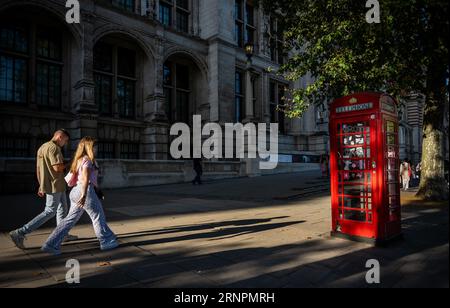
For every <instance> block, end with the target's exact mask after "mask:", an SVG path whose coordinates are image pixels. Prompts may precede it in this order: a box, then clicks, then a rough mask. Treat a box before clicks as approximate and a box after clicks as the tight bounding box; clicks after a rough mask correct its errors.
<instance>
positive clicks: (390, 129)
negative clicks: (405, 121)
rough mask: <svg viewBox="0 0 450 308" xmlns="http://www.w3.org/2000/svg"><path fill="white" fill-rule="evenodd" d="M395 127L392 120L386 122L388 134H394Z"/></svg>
mask: <svg viewBox="0 0 450 308" xmlns="http://www.w3.org/2000/svg"><path fill="white" fill-rule="evenodd" d="M395 128H396V125H395V123H394V122H391V121H387V122H386V132H387V133H388V134H395V133H396V132H397V131H396V129H395Z"/></svg>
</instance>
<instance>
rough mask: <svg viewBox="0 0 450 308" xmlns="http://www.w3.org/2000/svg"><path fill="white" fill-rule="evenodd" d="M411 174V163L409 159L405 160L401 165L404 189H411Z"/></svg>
mask: <svg viewBox="0 0 450 308" xmlns="http://www.w3.org/2000/svg"><path fill="white" fill-rule="evenodd" d="M411 175H412V170H411V165H410V164H409V162H408V161H407V160H405V161H403V163H402V164H401V165H400V177H401V180H402V184H403V190H404V191H408V190H409V182H410V181H411Z"/></svg>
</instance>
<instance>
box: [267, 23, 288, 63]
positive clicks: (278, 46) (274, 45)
mask: <svg viewBox="0 0 450 308" xmlns="http://www.w3.org/2000/svg"><path fill="white" fill-rule="evenodd" d="M269 23H270V41H269V46H270V59H271V60H272V61H273V62H275V63H278V64H280V65H283V64H284V63H285V62H286V52H285V50H284V41H283V35H282V33H280V32H281V31H280V29H279V27H278V22H277V20H276V19H275V18H270V19H269Z"/></svg>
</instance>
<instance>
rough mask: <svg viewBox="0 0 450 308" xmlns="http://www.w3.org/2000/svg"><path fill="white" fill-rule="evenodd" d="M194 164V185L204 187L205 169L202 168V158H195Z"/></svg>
mask: <svg viewBox="0 0 450 308" xmlns="http://www.w3.org/2000/svg"><path fill="white" fill-rule="evenodd" d="M193 164H194V171H195V174H196V176H195V179H194V180H193V181H192V184H193V185H196V184H198V185H202V184H203V182H202V175H203V167H202V159H201V158H194V161H193Z"/></svg>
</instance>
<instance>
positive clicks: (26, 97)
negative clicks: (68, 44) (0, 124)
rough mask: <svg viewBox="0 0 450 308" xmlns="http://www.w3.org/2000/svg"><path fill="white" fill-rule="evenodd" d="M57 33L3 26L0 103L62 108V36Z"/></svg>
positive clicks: (4, 23)
mask: <svg viewBox="0 0 450 308" xmlns="http://www.w3.org/2000/svg"><path fill="white" fill-rule="evenodd" d="M2 19H3V18H2ZM56 29H57V27H54V26H50V25H43V24H38V23H36V22H34V21H33V20H29V21H27V22H25V21H22V22H20V23H19V22H18V21H15V22H8V21H7V20H2V21H1V22H0V102H3V103H14V104H27V103H28V104H30V103H36V104H37V105H38V106H41V107H46V108H58V109H59V108H61V104H62V97H61V93H62V82H61V81H62V79H63V75H62V74H63V64H64V60H63V36H62V34H61V32H59V31H58V30H56Z"/></svg>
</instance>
